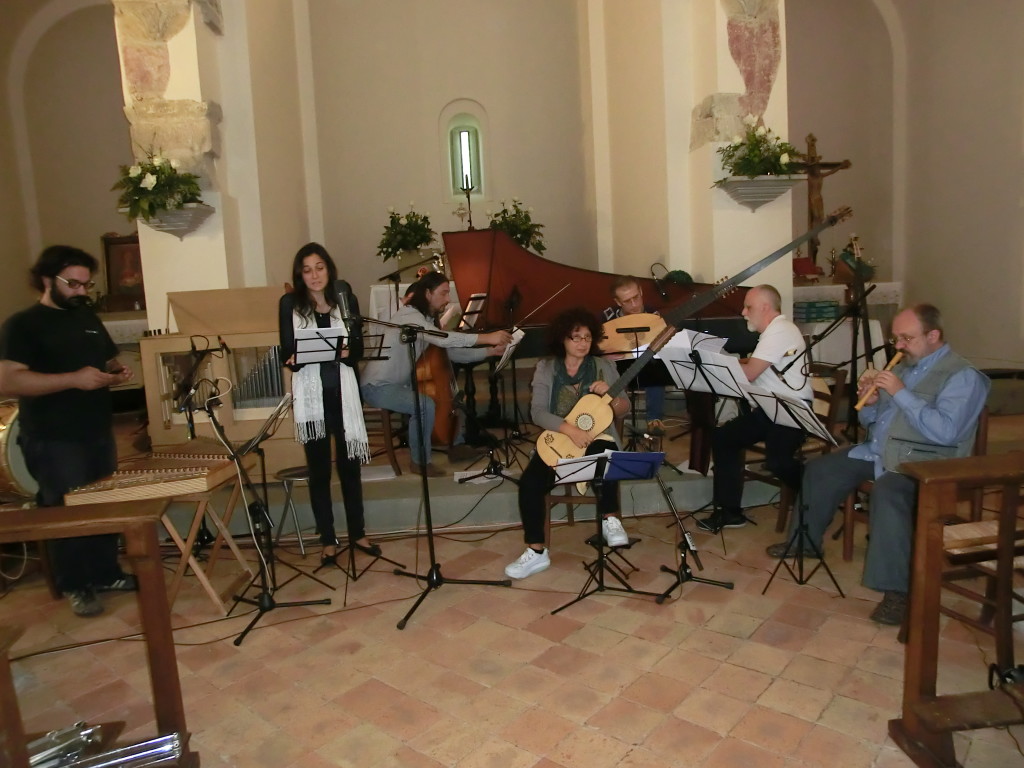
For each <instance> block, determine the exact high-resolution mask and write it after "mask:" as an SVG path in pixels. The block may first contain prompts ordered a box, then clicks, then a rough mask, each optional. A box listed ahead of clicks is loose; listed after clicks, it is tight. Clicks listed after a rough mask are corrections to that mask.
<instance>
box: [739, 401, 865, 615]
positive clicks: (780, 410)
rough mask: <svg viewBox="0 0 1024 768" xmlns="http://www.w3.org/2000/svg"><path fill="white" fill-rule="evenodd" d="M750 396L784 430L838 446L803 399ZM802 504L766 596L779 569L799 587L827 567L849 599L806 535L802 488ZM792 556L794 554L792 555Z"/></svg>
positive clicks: (841, 593) (766, 588) (841, 591)
mask: <svg viewBox="0 0 1024 768" xmlns="http://www.w3.org/2000/svg"><path fill="white" fill-rule="evenodd" d="M749 392H750V396H751V398H752V399H753V400H754V402H755V403H756V404H757V405H759V406H760V407H761V409H762V410H763V411H764V412H765V415H766V416H768V418H770V419H771V420H772V421H774V422H775V423H776V424H779V425H780V426H783V427H791V428H793V429H799V430H801V431H802V432H804V434H806V435H809V436H811V437H816V438H818V439H820V440H824V441H825V442H828V443H831V444H832V445H836V440H835V438H834V437H832V435H831V434H830V433H829V431H828V430H827V429H825V425H824V424H822V423H821V420H820V419H819V418H818V416H817V415H816V414H815V413H814V410H813V408H812V407H811V404H810V403H806V402H804V401H803V400H800V399H798V398H795V397H792V396H790V395H786V394H782V393H779V392H768V391H767V390H763V389H760V388H759V387H750V388H749ZM798 496H799V503H797V505H796V508H797V519H796V525H795V526H794V527H793V533H792V535H790V537H789V541H788V542H786V550H785V552H783V553H782V557H781V558H779V562H778V563H776V564H775V568H774V569H773V570H772V575H771V576H770V577H769V579H768V583H767V584H765V585H764V589H763V590H761V594H762V595H763V594H764V593H765V592H767V591H768V587H770V586H771V584H772V581H773V580H774V579H775V574H777V573H778V572H779V568H781V567H783V566H785V568H786V570H787V571H788V572H789V575H790V576H792V577H793V581H795V582H796V583H797V584H801V585H803V584H806V583H807V582H808V581H810V580H811V577H812V576H814V574H815V573H816V572H817V571H818V569H819V568H824V569H825V572H826V573H827V574H828V577H829V578H830V579H831V580H832V584H833V585H834V586H835V588H836V591H837V592H838V593H839V596H840V597H846V595H844V594H843V590H842V588H841V587H840V586H839V582H838V581H836V577H835V575H834V574H833V573H832V569H831V568H829V567H828V563H826V562H825V553H824V552H822V551H821V550H820V549H819V548H818V546H817V545H816V544H815V543H814V542H813V541H811V537H810V535H809V534H808V533H807V523H806V521H805V520H804V499H803V489H802V488H801V489H800V493H799V494H798ZM808 552H809V553H810V554H811V556H813V557H815V558H817V560H818V563H817V565H815V566H814V567H813V568H812V569H811V570H810V571H809V572H807V573H805V572H804V557H805V556H806V553H808ZM791 553H792V555H791ZM790 556H792V557H794V558H795V561H796V566H797V570H796V571H795V572H794V570H793V568H792V567H791V566H790V564H789V563H788V562H787V560H788V558H789V557H790Z"/></svg>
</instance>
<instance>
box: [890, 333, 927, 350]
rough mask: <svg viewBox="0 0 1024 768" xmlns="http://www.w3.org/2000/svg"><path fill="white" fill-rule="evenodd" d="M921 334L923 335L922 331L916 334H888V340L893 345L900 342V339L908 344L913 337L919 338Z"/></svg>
mask: <svg viewBox="0 0 1024 768" xmlns="http://www.w3.org/2000/svg"><path fill="white" fill-rule="evenodd" d="M922 336H924V334H923V333H919V334H918V335H917V336H908V335H907V334H905V333H901V334H900V335H899V336H890V337H889V339H888V341H889V343H890V344H892V345H893V346H894V347H895V346H896V344H897V343H899V342H901V341H902V342H903V343H904V344H909V343H910V342H912V341H913V340H914V339H920V338H921V337H922Z"/></svg>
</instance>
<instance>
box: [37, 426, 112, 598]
mask: <svg viewBox="0 0 1024 768" xmlns="http://www.w3.org/2000/svg"><path fill="white" fill-rule="evenodd" d="M18 444H19V445H20V446H21V450H22V453H23V454H24V456H25V466H26V468H27V469H28V471H29V474H31V475H32V477H33V478H35V481H36V482H37V483H39V493H37V494H36V503H37V504H38V505H39V506H40V507H57V506H61V505H62V504H63V503H64V494H65V493H67V492H68V491H69V490H71V489H72V488H76V487H78V486H80V485H86V484H87V483H91V482H94V481H96V480H99V479H100V478H101V477H106V476H107V475H109V474H111V473H113V471H114V470H115V469H117V447H116V445H115V443H114V435H113V433H108V434H106V435H101V436H100V437H99V438H97V439H95V440H92V441H90V442H74V441H70V440H41V439H38V438H33V437H30V436H28V435H26V434H24V433H22V434H21V435H20V436H19V438H18ZM47 547H48V549H49V552H50V561H51V563H52V565H53V571H54V573H53V575H54V580H55V581H56V583H57V589H59V590H60V591H61V592H75V591H78V590H81V589H85V588H86V587H97V586H104V585H107V584H111V583H113V582H115V581H117V580H118V579H119V578H121V576H122V575H123V574H122V571H121V566H120V565H119V564H118V561H117V552H118V536H117V534H105V535H103V536H78V537H76V538H73V539H54V540H52V541H50V542H48V544H47Z"/></svg>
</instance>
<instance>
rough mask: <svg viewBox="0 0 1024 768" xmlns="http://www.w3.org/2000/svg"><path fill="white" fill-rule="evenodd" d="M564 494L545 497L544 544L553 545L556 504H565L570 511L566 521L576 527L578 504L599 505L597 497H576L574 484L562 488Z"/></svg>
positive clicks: (567, 513) (550, 494)
mask: <svg viewBox="0 0 1024 768" xmlns="http://www.w3.org/2000/svg"><path fill="white" fill-rule="evenodd" d="M562 489H563V490H564V491H565V492H564V493H549V494H548V495H547V496H545V497H544V544H545V545H546V546H550V545H551V508H552V507H553V506H555V505H556V504H565V505H566V506H567V507H568V508H569V509H568V511H567V512H566V516H565V518H566V520H568V521H569V525H576V518H575V516H574V514H573V512H574V510H575V509H576V505H578V504H597V496H575V495H573V492H572V484H571V483H567V484H565V485H563V486H562Z"/></svg>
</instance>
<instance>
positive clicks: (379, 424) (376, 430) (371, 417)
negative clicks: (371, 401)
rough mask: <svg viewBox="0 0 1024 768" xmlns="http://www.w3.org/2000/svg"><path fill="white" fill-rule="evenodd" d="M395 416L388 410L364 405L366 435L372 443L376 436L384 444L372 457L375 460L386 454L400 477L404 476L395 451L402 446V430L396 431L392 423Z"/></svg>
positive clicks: (392, 467) (371, 454)
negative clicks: (400, 436) (400, 439)
mask: <svg viewBox="0 0 1024 768" xmlns="http://www.w3.org/2000/svg"><path fill="white" fill-rule="evenodd" d="M394 415H395V414H394V412H392V411H389V410H388V409H387V408H375V407H373V406H372V405H366V404H365V403H364V404H363V421H365V422H366V434H367V435H369V437H370V439H371V443H372V441H373V438H374V437H376V436H380V437H381V440H382V442H383V445H382V446H381V447H380V448H378V449H376V450H374V451H372V452H371V453H370V457H371V458H375V457H377V456H380V455H381V454H382V453H386V454H387V455H388V462H389V463H390V464H391V469H393V470H394V471H395V475H396V476H398V475H401V474H402V470H401V468H400V467H399V466H398V457H397V456H396V455H395V449H396V448H397V447H399V445H400V442H399V435H400V430H398V429H395V427H394V424H393V423H392V421H391V419H392V417H393V416H394Z"/></svg>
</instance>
